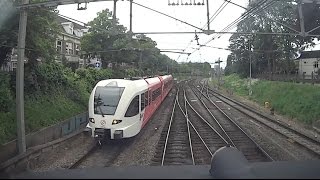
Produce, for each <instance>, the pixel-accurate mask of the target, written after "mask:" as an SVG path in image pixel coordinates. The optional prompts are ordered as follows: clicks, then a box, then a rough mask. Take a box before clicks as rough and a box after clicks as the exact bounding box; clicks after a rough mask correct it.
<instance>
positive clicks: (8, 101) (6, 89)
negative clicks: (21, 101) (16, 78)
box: [0, 72, 14, 112]
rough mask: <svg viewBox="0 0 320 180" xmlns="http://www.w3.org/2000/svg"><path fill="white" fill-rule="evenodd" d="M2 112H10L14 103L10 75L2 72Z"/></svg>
mask: <svg viewBox="0 0 320 180" xmlns="http://www.w3.org/2000/svg"><path fill="white" fill-rule="evenodd" d="M0 82H1V83H0V112H8V111H9V109H10V108H11V107H12V105H13V104H14V101H13V97H12V93H11V91H10V75H9V74H8V73H5V72H0Z"/></svg>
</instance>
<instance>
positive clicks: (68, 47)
mask: <svg viewBox="0 0 320 180" xmlns="http://www.w3.org/2000/svg"><path fill="white" fill-rule="evenodd" d="M66 54H71V55H72V54H73V43H71V42H66Z"/></svg>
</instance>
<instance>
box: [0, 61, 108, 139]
mask: <svg viewBox="0 0 320 180" xmlns="http://www.w3.org/2000/svg"><path fill="white" fill-rule="evenodd" d="M33 72H34V74H32V75H26V77H25V124H26V133H30V132H34V131H37V130H39V129H41V128H44V127H47V126H50V125H53V124H55V123H58V122H60V121H62V120H65V119H67V118H69V117H72V116H74V115H76V114H78V113H81V112H84V111H86V110H87V104H88V98H89V94H90V92H91V90H92V88H93V87H94V85H95V84H96V83H97V82H98V81H99V80H102V79H108V78H110V77H112V75H113V73H112V71H111V70H105V69H104V70H96V69H92V68H89V69H78V70H76V72H72V71H71V69H69V68H66V67H64V66H63V65H60V64H57V63H48V64H47V63H46V64H41V65H38V66H37V67H35V70H34V71H33ZM0 82H1V83H0V124H1V126H0V144H3V143H5V142H8V141H10V140H12V139H14V138H16V132H17V123H16V100H15V73H14V72H13V73H7V72H0Z"/></svg>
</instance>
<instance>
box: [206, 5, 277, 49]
mask: <svg viewBox="0 0 320 180" xmlns="http://www.w3.org/2000/svg"><path fill="white" fill-rule="evenodd" d="M266 1H267V0H261V1H260V2H259V3H258V4H257V5H256V6H255V7H252V8H250V9H249V10H248V11H247V12H245V13H244V14H243V15H241V16H240V17H239V18H237V19H236V20H234V21H233V22H231V23H230V24H229V25H227V26H226V27H225V28H223V29H222V30H221V31H228V30H230V29H232V28H233V27H234V26H236V25H237V24H238V23H240V22H241V21H243V20H244V19H246V18H247V16H248V15H249V14H252V13H256V12H257V11H258V10H263V9H266V8H267V7H269V6H270V5H272V4H273V3H274V0H272V1H270V2H268V3H267V4H264V3H265V2H266ZM263 4H264V5H263ZM261 5H262V7H260V8H259V6H261ZM217 37H218V36H214V37H212V38H211V39H210V40H209V41H207V42H206V43H205V45H207V44H208V43H209V42H211V41H212V40H214V39H215V38H217Z"/></svg>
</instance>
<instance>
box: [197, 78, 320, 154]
mask: <svg viewBox="0 0 320 180" xmlns="http://www.w3.org/2000/svg"><path fill="white" fill-rule="evenodd" d="M201 89H203V90H204V91H206V94H207V97H210V98H211V99H212V98H215V99H216V100H219V101H221V102H223V103H225V104H227V105H229V106H231V107H233V108H234V109H236V110H238V111H239V112H241V113H243V114H244V115H246V116H248V117H250V118H251V119H253V120H254V121H255V122H256V123H258V124H261V125H263V126H264V127H267V128H270V129H272V130H273V131H274V132H276V133H278V134H280V135H282V136H283V137H285V138H287V139H291V140H293V141H294V142H296V143H298V144H299V145H300V146H302V147H304V148H306V149H307V150H308V151H309V152H311V153H313V154H314V155H316V156H317V157H319V158H320V141H319V140H318V139H315V138H314V137H310V136H308V135H306V134H304V133H303V132H300V131H298V130H296V129H293V128H292V127H290V126H288V125H286V124H284V123H282V122H280V121H277V120H275V119H273V118H271V117H268V115H266V114H263V113H261V112H259V111H257V110H255V109H254V108H252V107H250V106H248V105H245V104H243V103H240V102H238V101H235V100H233V99H231V98H229V97H227V96H224V95H222V94H221V93H219V92H217V91H215V90H213V89H211V88H210V87H209V86H208V85H207V82H203V83H202V85H201Z"/></svg>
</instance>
